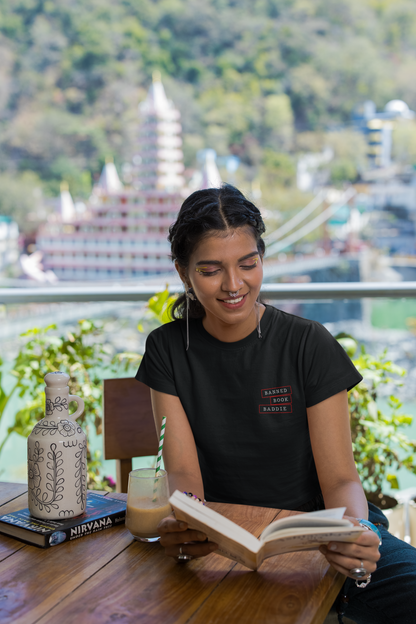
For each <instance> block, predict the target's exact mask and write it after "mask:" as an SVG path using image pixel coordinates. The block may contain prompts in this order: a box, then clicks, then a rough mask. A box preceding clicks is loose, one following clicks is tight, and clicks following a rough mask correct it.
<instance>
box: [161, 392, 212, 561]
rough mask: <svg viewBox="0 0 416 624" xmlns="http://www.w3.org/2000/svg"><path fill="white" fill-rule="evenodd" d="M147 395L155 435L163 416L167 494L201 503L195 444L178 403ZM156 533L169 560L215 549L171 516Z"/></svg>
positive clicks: (197, 555) (172, 397)
mask: <svg viewBox="0 0 416 624" xmlns="http://www.w3.org/2000/svg"><path fill="white" fill-rule="evenodd" d="M150 394H151V398H152V408H153V416H154V419H155V424H156V430H157V431H160V427H161V424H162V418H163V416H166V429H165V440H164V444H163V461H164V464H165V467H166V470H167V472H168V478H169V488H170V491H171V492H174V491H175V490H179V491H181V492H183V491H185V492H192V494H194V495H195V496H198V497H199V498H200V499H201V500H204V486H203V483H202V476H201V470H200V468H199V462H198V454H197V451H196V446H195V440H194V436H193V434H192V431H191V427H190V425H189V421H188V418H187V416H186V414H185V410H184V409H183V407H182V403H181V401H180V399H179V398H178V397H175V396H172V395H170V394H165V393H163V392H157V391H156V390H151V391H150ZM159 531H160V543H161V545H162V546H163V547H164V548H165V553H166V554H167V555H169V556H171V557H177V556H178V555H179V554H180V552H181V553H182V554H184V555H191V556H192V557H202V556H204V555H208V554H209V553H210V552H212V551H213V550H216V549H217V548H218V546H217V545H216V544H214V543H213V542H208V541H206V539H207V536H206V535H204V534H203V533H201V532H200V531H193V530H191V529H188V525H187V524H186V523H185V522H178V521H177V520H175V518H174V517H173V516H169V517H168V518H165V519H164V520H162V521H161V523H160V524H159ZM201 542H203V543H201ZM180 548H181V549H182V550H181V551H180V550H179V549H180Z"/></svg>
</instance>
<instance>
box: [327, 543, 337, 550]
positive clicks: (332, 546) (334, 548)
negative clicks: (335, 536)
mask: <svg viewBox="0 0 416 624" xmlns="http://www.w3.org/2000/svg"><path fill="white" fill-rule="evenodd" d="M329 550H338V548H337V545H336V544H331V546H330V547H329Z"/></svg>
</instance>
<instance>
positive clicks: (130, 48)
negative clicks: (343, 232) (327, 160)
mask: <svg viewBox="0 0 416 624" xmlns="http://www.w3.org/2000/svg"><path fill="white" fill-rule="evenodd" d="M415 35H416V9H415V6H414V3H413V2H412V1H410V0H409V1H406V0H403V1H400V0H315V1H314V2H308V1H307V0H255V1H254V2H253V0H205V2H200V0H153V1H151V0H119V1H118V2H115V1H114V0H0V213H1V212H3V213H8V214H10V213H11V212H14V214H15V215H16V216H17V218H18V219H19V221H20V222H21V223H22V225H24V222H25V218H24V215H25V214H26V213H27V211H28V210H29V209H30V208H29V207H28V206H30V205H31V204H32V203H33V202H35V204H36V202H37V201H40V200H39V197H40V194H41V193H43V194H44V195H45V194H46V195H48V194H49V195H53V194H56V193H57V192H58V190H59V183H60V181H61V180H62V179H63V178H64V179H66V180H68V181H69V184H70V190H71V192H72V193H73V195H74V196H75V197H78V198H82V197H87V196H88V193H89V191H90V188H91V179H92V178H94V176H95V175H96V174H97V173H98V172H99V170H100V168H101V166H102V164H103V162H104V159H105V157H106V156H107V155H110V154H111V155H113V156H114V158H115V162H116V164H117V165H118V166H121V164H122V163H123V162H125V161H126V160H128V159H130V158H131V157H132V155H133V153H134V144H135V136H134V127H135V121H136V111H137V104H138V102H139V101H140V99H142V98H143V97H144V95H145V92H146V89H147V88H148V86H149V84H150V81H151V76H152V72H153V71H154V70H155V69H159V70H160V71H161V73H162V79H163V82H164V85H165V88H166V91H167V93H168V96H169V97H170V98H172V99H173V100H174V102H175V104H176V105H177V106H178V108H179V109H180V110H181V113H182V124H183V129H184V152H185V159H186V164H187V165H188V166H194V165H195V156H196V153H197V151H198V150H199V149H201V148H204V147H212V148H214V149H215V150H216V151H217V153H218V154H219V155H226V154H229V153H233V154H236V155H238V156H239V157H240V158H241V160H242V163H243V169H242V171H243V173H244V175H246V176H247V177H248V178H250V179H253V178H254V177H256V176H258V175H260V177H261V179H262V181H263V184H264V185H266V186H267V185H268V184H269V183H276V181H277V183H278V184H280V185H282V186H285V185H286V186H289V187H290V185H291V184H292V182H293V176H294V162H295V155H296V154H297V153H298V152H299V151H302V150H308V149H319V148H320V147H321V145H322V143H323V142H324V138H323V137H324V136H325V135H326V134H327V133H328V132H330V131H332V134H334V131H337V130H338V129H339V128H343V127H344V125H345V124H346V123H347V122H348V121H349V119H350V114H351V111H352V109H353V107H354V106H355V105H356V104H357V103H358V102H360V101H363V100H365V99H372V100H374V101H375V102H376V104H377V107H378V108H383V107H384V105H385V104H386V102H387V101H389V100H391V99H396V98H399V99H403V100H405V101H406V102H407V104H408V105H409V107H410V108H413V109H415V108H416V83H415V81H414V75H415V73H416V55H415V48H416V43H415V42H416V37H415ZM335 134H336V132H335ZM338 134H339V133H338ZM334 140H335V142H336V141H337V140H338V142H339V140H340V139H339V137H338V139H337V137H335V139H334ZM354 140H355V139H354V138H353V139H351V137H349V138H348V136H347V141H346V142H345V141H344V140H343V139H342V140H341V144H342V146H341V148H340V153H341V158H344V160H345V159H347V160H348V159H349V161H350V162H349V164H350V166H351V162H352V163H353V165H352V166H353V167H354V166H357V165H358V164H359V163H358V161H357V159H358V160H359V158H360V155H361V154H362V146H361V147H360V146H359V147H357V145H356V142H355V143H354ZM348 141H349V143H348ZM348 146H349V147H348ZM360 150H361V151H360ZM355 161H357V162H355ZM351 175H352V176H353V175H354V172H353V173H352V174H351ZM33 190H34V191H35V196H34V199H33ZM36 194H37V195H36Z"/></svg>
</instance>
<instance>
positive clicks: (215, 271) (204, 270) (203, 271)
mask: <svg viewBox="0 0 416 624" xmlns="http://www.w3.org/2000/svg"><path fill="white" fill-rule="evenodd" d="M196 271H197V273H199V274H200V275H204V276H205V277H209V276H211V275H216V274H217V273H218V271H219V269H214V270H213V271H208V270H207V269H197V270H196Z"/></svg>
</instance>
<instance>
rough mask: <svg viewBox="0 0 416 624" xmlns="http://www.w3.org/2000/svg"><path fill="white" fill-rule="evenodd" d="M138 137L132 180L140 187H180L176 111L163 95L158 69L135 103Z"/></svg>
mask: <svg viewBox="0 0 416 624" xmlns="http://www.w3.org/2000/svg"><path fill="white" fill-rule="evenodd" d="M139 117H140V126H139V141H138V150H137V154H136V155H135V157H134V158H133V162H134V163H135V168H134V171H133V176H134V178H135V183H136V185H137V186H138V187H139V188H142V189H158V190H165V191H173V190H180V189H183V188H184V185H185V181H184V179H183V177H182V174H183V171H184V165H183V153H182V138H181V133H182V126H181V124H180V123H179V119H180V113H179V111H178V110H177V109H176V108H175V105H174V104H173V102H172V101H171V100H168V98H167V97H166V93H165V89H164V87H163V84H162V81H161V78H160V72H158V71H155V72H154V73H153V82H152V84H151V85H150V88H149V91H148V94H147V97H146V99H145V100H144V101H143V102H142V103H141V104H140V105H139Z"/></svg>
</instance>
